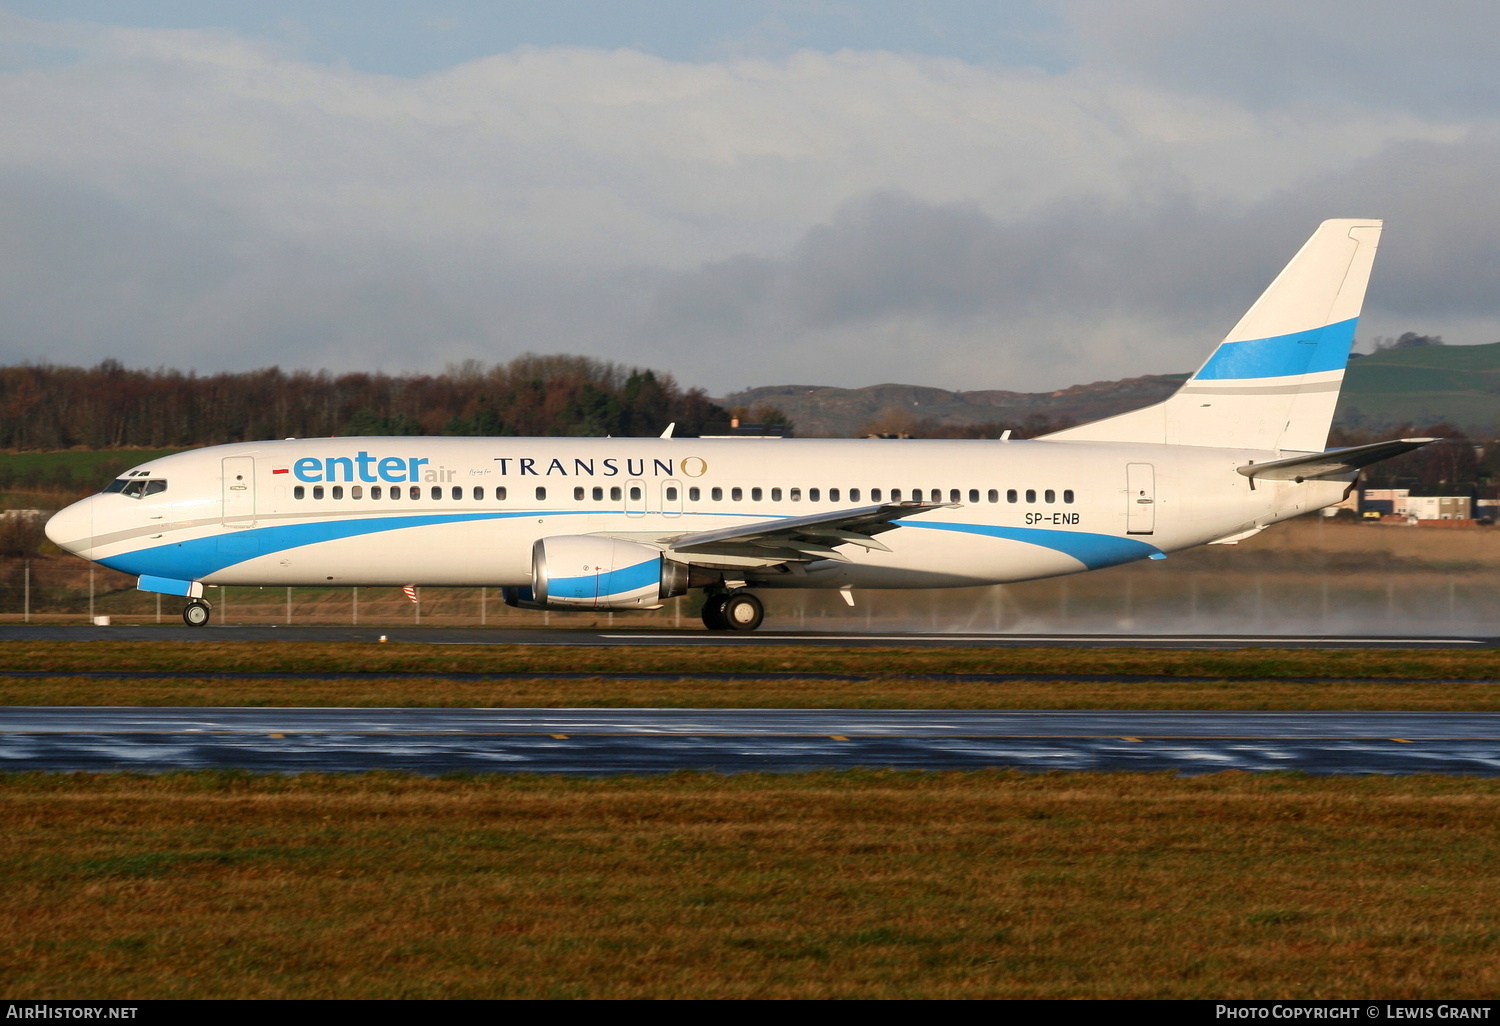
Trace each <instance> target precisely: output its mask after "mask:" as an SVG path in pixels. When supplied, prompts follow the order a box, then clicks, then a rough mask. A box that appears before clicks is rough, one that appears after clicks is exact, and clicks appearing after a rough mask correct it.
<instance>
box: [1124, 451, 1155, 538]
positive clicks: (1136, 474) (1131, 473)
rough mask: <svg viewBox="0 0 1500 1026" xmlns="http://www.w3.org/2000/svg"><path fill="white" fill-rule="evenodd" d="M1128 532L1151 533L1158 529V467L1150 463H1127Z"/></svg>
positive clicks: (1126, 517)
mask: <svg viewBox="0 0 1500 1026" xmlns="http://www.w3.org/2000/svg"><path fill="white" fill-rule="evenodd" d="M1125 492H1126V496H1125V498H1126V502H1128V503H1129V506H1128V507H1127V511H1126V513H1125V533H1126V534H1150V533H1152V532H1153V531H1155V530H1156V468H1155V467H1153V466H1152V465H1151V464H1150V463H1127V464H1126V465H1125Z"/></svg>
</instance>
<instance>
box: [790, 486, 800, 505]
mask: <svg viewBox="0 0 1500 1026" xmlns="http://www.w3.org/2000/svg"><path fill="white" fill-rule="evenodd" d="M787 497H788V498H790V499H791V500H792V501H793V502H801V501H802V489H801V488H793V489H790V490H789V491H788V492H787Z"/></svg>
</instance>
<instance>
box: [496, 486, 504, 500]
mask: <svg viewBox="0 0 1500 1026" xmlns="http://www.w3.org/2000/svg"><path fill="white" fill-rule="evenodd" d="M495 501H496V502H504V501H505V486H504V485H499V486H498V487H496V489H495Z"/></svg>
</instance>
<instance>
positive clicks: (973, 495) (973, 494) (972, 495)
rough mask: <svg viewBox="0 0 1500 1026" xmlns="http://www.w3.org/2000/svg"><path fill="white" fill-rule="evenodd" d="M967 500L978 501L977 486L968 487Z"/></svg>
mask: <svg viewBox="0 0 1500 1026" xmlns="http://www.w3.org/2000/svg"><path fill="white" fill-rule="evenodd" d="M954 501H955V502H956V501H958V500H956V499H955V500H954ZM969 501H970V502H978V501H979V489H978V488H970V489H969ZM990 501H991V502H994V501H995V500H993V499H991V500H990Z"/></svg>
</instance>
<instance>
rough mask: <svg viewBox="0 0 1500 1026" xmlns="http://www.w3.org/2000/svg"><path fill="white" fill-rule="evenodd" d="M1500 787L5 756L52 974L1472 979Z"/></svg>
mask: <svg viewBox="0 0 1500 1026" xmlns="http://www.w3.org/2000/svg"><path fill="white" fill-rule="evenodd" d="M1497 811H1500V781H1493V780H1476V779H1453V778H1436V777H1402V778H1358V779H1355V778H1323V779H1313V778H1301V777H1293V776H1282V775H1263V776H1251V775H1244V774H1220V775H1216V776H1207V777H1193V778H1174V777H1171V776H1162V775H1129V774H1114V775H1105V774H1096V775H1088V774H1077V775H1032V776H1025V775H1019V774H1010V773H943V774H915V773H901V774H895V773H882V772H868V773H842V774H810V775H802V776H792V777H783V776H774V777H760V776H741V777H729V778H722V777H714V776H708V775H679V776H674V777H668V778H658V779H630V778H622V779H611V780H577V779H557V778H522V777H505V776H489V777H483V778H453V779H417V778H406V777H396V776H373V777H320V776H300V777H252V776H243V775H235V774H205V773H198V774H174V775H168V776H162V777H147V778H143V777H129V776H86V775H78V776H46V775H19V776H18V775H11V776H7V775H3V774H0V823H3V827H4V829H3V830H0V867H3V868H0V873H3V876H4V879H5V881H6V886H5V888H3V890H0V976H3V978H4V980H5V982H6V985H7V986H6V989H7V992H8V996H9V997H11V998H14V999H22V1000H24V999H33V998H42V997H54V998H57V997H81V996H88V997H95V998H105V997H113V998H144V997H155V998H197V997H261V998H277V997H303V998H340V997H429V998H430V997H472V998H487V997H533V998H552V997H709V998H714V997H718V998H743V997H905V998H944V997H947V998H956V997H964V998H977V997H1100V998H1128V997H1158V998H1161V997H1165V998H1171V997H1184V998H1187V997H1197V998H1205V997H1215V998H1235V997H1237V998H1252V997H1283V998H1286V997H1303V998H1319V997H1323V998H1328V997H1350V996H1354V995H1358V996H1359V997H1361V998H1369V999H1372V998H1377V997H1391V998H1395V997H1402V998H1418V997H1444V998H1458V997H1471V998H1483V997H1490V996H1493V995H1494V993H1495V992H1496V990H1497V988H1500V902H1497V901H1496V900H1495V898H1496V893H1495V887H1494V868H1493V867H1494V866H1495V865H1496V864H1497V861H1500V833H1497V832H1496V831H1495V829H1494V823H1495V820H1496V813H1497Z"/></svg>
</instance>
